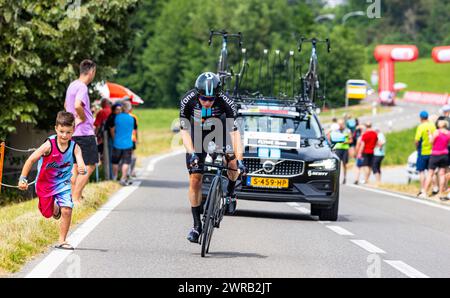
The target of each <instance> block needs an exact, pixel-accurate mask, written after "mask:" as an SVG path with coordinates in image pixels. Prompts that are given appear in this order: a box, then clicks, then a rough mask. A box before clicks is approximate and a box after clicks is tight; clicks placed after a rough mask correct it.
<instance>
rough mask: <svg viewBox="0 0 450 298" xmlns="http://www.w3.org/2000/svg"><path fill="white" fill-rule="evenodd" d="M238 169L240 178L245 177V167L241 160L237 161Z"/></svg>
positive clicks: (246, 172)
mask: <svg viewBox="0 0 450 298" xmlns="http://www.w3.org/2000/svg"><path fill="white" fill-rule="evenodd" d="M237 165H238V169H239V171H240V172H241V174H242V176H246V175H247V174H248V170H247V167H246V166H245V165H244V162H243V161H242V160H238V161H237Z"/></svg>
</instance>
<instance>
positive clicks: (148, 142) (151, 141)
mask: <svg viewBox="0 0 450 298" xmlns="http://www.w3.org/2000/svg"><path fill="white" fill-rule="evenodd" d="M134 113H135V114H136V116H137V117H138V120H139V122H138V125H139V143H138V146H137V150H136V154H137V156H138V157H148V156H150V155H154V154H161V153H166V152H168V151H170V150H171V149H172V142H173V140H174V137H176V135H175V134H174V133H173V132H172V130H171V125H172V123H173V122H174V120H176V119H177V118H178V117H179V110H177V109H137V110H135V112H134ZM177 144H178V145H179V144H180V143H177Z"/></svg>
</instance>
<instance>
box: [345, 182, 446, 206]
mask: <svg viewBox="0 0 450 298" xmlns="http://www.w3.org/2000/svg"><path fill="white" fill-rule="evenodd" d="M348 186H349V187H353V188H357V189H363V190H367V191H371V192H374V193H379V194H383V195H386V196H391V197H395V198H399V199H403V200H406V201H409V202H414V203H417V204H422V205H427V206H430V207H434V208H439V209H442V210H446V211H450V207H446V206H441V205H438V204H436V203H432V202H427V201H423V200H420V199H414V198H411V197H408V196H403V195H399V194H395V193H391V192H388V191H383V190H378V189H371V188H367V187H362V186H358V185H348Z"/></svg>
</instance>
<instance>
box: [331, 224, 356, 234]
mask: <svg viewBox="0 0 450 298" xmlns="http://www.w3.org/2000/svg"><path fill="white" fill-rule="evenodd" d="M327 228H329V229H330V230H332V231H333V232H335V233H336V234H338V235H341V236H355V234H353V233H352V232H349V231H347V230H346V229H344V228H341V227H339V226H327Z"/></svg>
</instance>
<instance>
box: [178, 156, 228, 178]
mask: <svg viewBox="0 0 450 298" xmlns="http://www.w3.org/2000/svg"><path fill="white" fill-rule="evenodd" d="M207 155H208V154H207V153H205V152H203V153H202V154H198V153H197V156H198V157H199V162H198V165H197V166H196V167H195V168H193V167H191V164H190V163H189V162H190V160H191V154H189V153H186V168H187V169H188V171H189V175H192V174H201V175H203V173H204V172H205V159H206V156H207ZM225 158H226V161H227V162H230V161H233V160H235V159H236V155H234V154H227V155H225Z"/></svg>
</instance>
